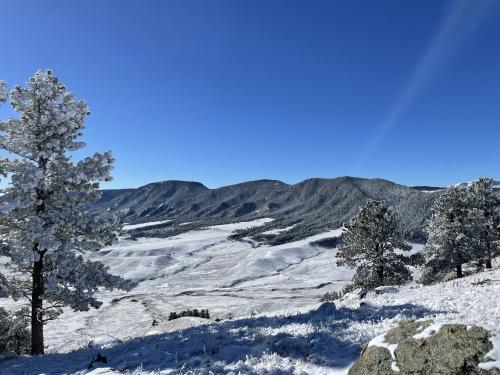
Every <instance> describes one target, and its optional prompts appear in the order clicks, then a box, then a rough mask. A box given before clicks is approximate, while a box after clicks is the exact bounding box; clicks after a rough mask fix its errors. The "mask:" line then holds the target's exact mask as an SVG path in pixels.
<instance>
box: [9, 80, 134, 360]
mask: <svg viewBox="0 0 500 375" xmlns="http://www.w3.org/2000/svg"><path fill="white" fill-rule="evenodd" d="M0 87H1V88H0V94H1V95H4V94H2V93H5V85H1V84H0ZM9 99H10V104H11V106H12V108H13V109H14V110H15V111H16V112H17V113H18V114H19V116H18V118H13V119H8V120H6V121H0V149H2V150H4V151H7V152H8V153H9V155H11V157H9V158H5V157H2V158H0V172H1V173H2V175H3V176H10V184H9V185H7V187H6V188H4V189H2V191H1V194H0V203H5V202H8V203H9V204H10V207H12V208H11V209H9V210H7V211H4V212H2V213H1V214H0V236H1V239H2V241H3V242H4V243H5V245H6V250H5V251H4V253H5V254H6V255H7V256H8V257H10V259H11V266H12V268H13V270H14V271H17V272H20V273H22V274H24V275H25V276H28V277H31V278H33V281H35V279H34V278H35V276H34V275H35V274H36V273H37V272H39V271H40V269H41V271H40V272H41V279H39V280H38V281H37V282H36V283H37V285H39V286H40V288H41V289H39V290H37V291H34V289H35V288H33V287H32V285H33V283H34V282H32V281H31V280H30V281H29V282H28V281H26V280H27V279H26V277H25V278H24V279H23V278H22V277H21V278H19V279H17V280H10V281H11V282H12V285H13V286H15V287H16V290H15V291H14V292H15V293H14V294H15V295H16V296H20V295H23V296H25V297H28V298H30V299H31V302H32V303H38V302H39V301H38V300H43V308H42V310H41V311H42V313H41V314H40V313H39V315H38V318H39V317H40V316H42V320H46V319H51V318H53V317H54V316H55V315H57V312H59V311H60V309H61V308H62V306H70V307H71V308H73V309H75V310H87V309H89V308H90V307H96V308H97V307H99V305H100V303H99V302H98V301H97V300H96V299H95V297H94V294H95V292H97V291H98V288H99V287H105V288H109V289H112V288H115V287H117V288H124V289H128V288H130V287H132V284H131V283H130V282H127V281H125V280H123V279H121V278H119V277H117V276H113V275H110V274H109V273H108V271H107V268H106V267H104V266H103V265H102V264H99V263H94V262H90V261H89V260H87V258H86V257H85V254H87V253H89V252H93V251H97V250H99V249H101V248H102V247H104V246H106V245H110V244H111V243H112V242H113V241H114V240H115V239H116V237H117V234H118V232H119V230H120V225H119V223H118V221H117V220H116V219H114V218H102V217H98V216H95V215H93V214H90V213H89V212H88V211H87V210H86V209H85V208H86V206H87V205H88V203H89V202H91V201H94V200H96V199H98V198H99V191H98V189H99V183H100V182H101V181H110V180H111V175H110V171H111V169H112V167H113V161H114V160H113V157H112V155H111V153H110V152H106V153H103V154H99V153H96V154H94V155H92V156H89V157H87V158H84V159H83V160H80V161H78V162H74V161H73V160H72V159H71V156H70V154H69V153H70V152H71V151H75V150H79V149H81V148H82V147H84V146H85V144H84V143H83V142H81V141H79V137H80V136H81V135H82V131H83V129H84V127H85V125H84V121H85V118H86V117H87V116H88V115H89V114H90V112H89V109H88V107H87V105H86V104H85V102H83V101H81V100H78V99H76V97H75V95H74V94H73V93H71V92H69V91H67V90H66V87H65V86H64V85H62V84H61V83H60V82H59V80H58V78H57V77H56V76H55V75H54V74H52V72H51V71H49V70H47V71H45V72H41V71H38V72H37V73H35V75H34V76H33V77H32V78H30V80H29V82H28V83H27V86H26V87H21V86H14V88H13V89H12V91H11V93H10V97H9ZM36 267H39V270H38V271H37V269H36ZM40 272H39V273H40ZM4 281H5V280H4V279H3V278H1V279H0V285H1V284H3V283H4ZM2 290H6V289H5V288H3V289H2ZM11 292H13V291H11ZM34 292H35V293H38V294H37V295H36V298H33V293H34ZM40 303H41V302H40ZM42 348H43V347H42ZM37 354H40V353H37Z"/></svg>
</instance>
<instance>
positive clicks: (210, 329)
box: [0, 303, 445, 375]
mask: <svg viewBox="0 0 500 375" xmlns="http://www.w3.org/2000/svg"><path fill="white" fill-rule="evenodd" d="M444 312H445V311H437V310H431V309H428V308H426V307H424V306H421V305H416V304H401V305H389V306H381V307H380V306H371V305H368V304H366V305H364V306H361V307H360V308H356V309H354V308H349V307H342V308H339V309H336V308H335V307H334V305H333V304H330V303H324V304H322V305H321V306H320V307H319V308H318V309H316V310H311V311H309V312H307V313H300V314H295V315H287V316H271V317H270V316H261V317H255V318H245V319H239V320H234V321H226V322H222V323H218V324H210V325H202V326H197V327H191V328H187V329H184V330H182V331H175V332H170V333H163V334H158V335H152V336H146V337H141V338H136V339H132V340H129V341H127V342H124V343H120V344H117V345H115V346H113V347H112V348H108V349H99V350H96V349H90V348H82V349H78V350H75V351H73V352H70V353H64V354H48V355H45V356H42V357H21V358H17V359H13V360H6V361H3V363H2V362H0V374H1V375H7V374H9V375H16V374H23V375H25V374H39V373H45V374H51V375H52V374H68V373H69V374H71V373H74V372H77V371H82V370H86V369H87V367H88V365H89V363H90V362H91V359H92V357H93V356H95V355H96V354H97V352H99V353H100V354H101V355H104V356H106V357H107V360H108V363H107V364H106V365H104V364H102V365H103V366H106V367H109V368H112V369H115V370H116V371H118V372H125V373H128V372H133V371H134V370H137V369H142V370H144V371H151V372H153V371H158V372H159V371H162V370H173V371H172V372H169V374H176V373H177V374H181V373H186V372H187V371H189V370H202V369H210V370H211V371H213V373H216V374H223V373H227V372H230V369H228V365H230V367H232V368H233V370H234V366H238V371H241V372H242V373H246V374H252V373H253V371H252V368H251V366H250V365H249V364H248V363H247V362H248V358H251V357H255V358H259V357H262V356H263V355H266V354H271V353H276V354H277V355H279V356H280V357H284V358H288V359H290V360H296V359H302V360H304V361H307V362H308V363H311V364H318V365H321V366H324V367H329V368H344V367H346V366H348V365H349V364H350V363H352V362H353V361H354V360H355V359H356V358H357V357H358V356H359V353H360V352H361V349H362V347H363V346H364V345H365V344H366V341H367V340H368V339H369V337H366V336H363V335H362V334H360V332H362V331H363V330H362V329H358V330H356V329H352V328H353V327H355V326H356V325H370V324H376V323H377V322H380V321H382V320H384V319H392V318H401V319H405V318H416V319H418V318H423V317H429V316H432V315H436V314H441V313H444ZM360 328H362V327H360ZM245 361H247V362H245ZM96 366H97V365H96ZM238 371H236V372H238ZM267 373H270V374H275V375H278V374H284V373H287V372H283V370H279V369H275V371H274V370H272V371H271V372H267Z"/></svg>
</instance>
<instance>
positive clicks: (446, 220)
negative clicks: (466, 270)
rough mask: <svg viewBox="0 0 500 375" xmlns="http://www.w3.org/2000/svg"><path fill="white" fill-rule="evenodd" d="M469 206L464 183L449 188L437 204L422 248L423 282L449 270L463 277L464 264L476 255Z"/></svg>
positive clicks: (436, 277)
mask: <svg viewBox="0 0 500 375" xmlns="http://www.w3.org/2000/svg"><path fill="white" fill-rule="evenodd" d="M469 207H470V202H469V199H468V194H467V190H466V189H465V188H464V187H462V186H452V187H449V188H448V189H447V190H446V191H445V192H444V193H443V194H441V196H440V197H439V198H438V199H437V200H436V202H435V203H434V206H433V213H432V216H431V219H430V222H429V225H428V227H427V233H428V240H427V244H426V245H425V247H424V250H423V255H424V258H425V266H424V273H423V277H422V281H423V282H424V283H430V282H433V281H435V280H437V279H439V277H440V276H443V275H444V274H446V273H448V272H450V271H456V276H457V277H462V276H463V272H462V266H463V264H464V263H467V262H468V261H470V260H471V259H472V258H473V250H472V249H473V243H472V239H471V237H470V233H471V226H470V224H471V222H470V215H469Z"/></svg>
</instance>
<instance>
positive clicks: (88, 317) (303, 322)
mask: <svg viewBox="0 0 500 375" xmlns="http://www.w3.org/2000/svg"><path fill="white" fill-rule="evenodd" d="M267 221H268V219H261V220H259V221H254V222H249V223H238V224H229V225H220V226H214V227H211V228H207V229H205V230H198V231H192V232H189V233H185V234H181V235H179V236H176V237H175V238H167V239H151V238H148V239H139V240H137V241H134V240H125V239H122V240H120V242H119V243H117V244H116V245H114V246H112V247H110V248H106V249H103V250H102V251H100V252H99V253H97V254H95V257H94V258H95V259H96V260H97V259H98V260H101V261H102V262H104V263H105V264H106V265H108V266H109V267H110V269H111V270H112V272H115V273H117V274H120V275H123V276H125V277H128V278H132V279H135V280H137V281H139V284H138V286H137V287H136V288H135V289H133V290H132V291H130V292H123V291H111V292H103V293H101V296H100V297H101V299H102V300H103V301H104V304H103V306H102V307H101V308H100V309H99V310H92V311H88V312H83V313H82V312H80V313H74V312H71V311H69V310H67V311H65V313H64V314H63V316H61V318H60V319H58V320H56V321H53V322H51V323H50V324H49V325H48V326H47V328H46V343H47V345H48V352H52V353H54V354H50V355H48V356H45V357H43V358H21V359H15V360H11V361H5V362H3V363H2V362H0V374H1V375H3V374H38V373H45V374H63V373H64V374H73V373H82V374H83V373H92V374H94V375H96V374H114V373H116V374H118V373H129V374H184V373H190V374H209V373H210V372H209V371H212V372H211V373H213V374H225V373H234V374H239V373H241V374H345V373H346V371H347V370H346V369H347V368H348V366H349V365H350V364H351V363H352V362H353V361H354V360H355V358H356V356H357V355H358V354H359V352H360V350H361V348H362V347H363V345H365V344H367V343H368V342H369V341H370V340H371V339H372V338H373V337H375V336H377V335H379V334H381V333H382V332H384V331H385V330H387V329H389V328H390V327H392V326H393V325H394V324H395V323H396V322H397V321H399V320H400V319H403V318H409V317H415V318H429V317H431V318H434V319H435V320H436V321H437V322H441V321H442V322H445V321H453V322H464V323H467V324H474V323H478V324H481V325H484V326H486V327H487V328H489V329H491V330H492V331H494V332H496V333H497V334H498V336H499V337H500V306H499V304H498V303H497V300H498V299H499V298H500V281H499V280H500V270H495V271H491V272H485V273H482V274H478V275H476V276H473V277H468V278H464V279H462V280H459V281H452V282H448V283H444V284H438V285H434V286H427V287H423V286H420V285H417V284H416V283H412V284H409V285H407V286H404V287H401V288H398V289H397V290H396V291H395V293H386V294H381V295H375V294H372V293H370V294H369V295H368V297H367V299H365V300H363V302H364V303H363V304H362V305H361V306H360V301H359V300H357V299H354V300H346V301H344V302H339V303H336V308H335V309H333V308H332V306H330V305H322V306H320V304H319V303H318V300H319V297H320V296H321V295H323V294H324V293H325V292H327V291H335V290H340V289H342V288H343V287H344V286H345V284H346V283H348V282H349V280H350V278H351V276H352V271H350V270H347V269H344V268H340V267H337V266H336V264H335V261H336V259H335V253H336V250H335V249H325V248H322V247H319V246H311V245H309V242H311V241H315V240H318V239H320V238H325V237H331V236H337V235H339V234H340V233H339V231H331V232H328V233H323V234H320V235H316V236H313V237H311V238H308V239H305V240H302V241H297V242H293V243H289V244H284V245H280V246H274V247H270V246H265V245H263V246H258V247H255V244H254V243H253V242H252V241H244V242H237V241H231V240H229V239H228V236H229V235H230V234H231V233H232V232H233V231H234V230H236V229H241V228H244V227H248V226H255V225H265V224H266V222H267ZM486 278H488V279H491V280H492V281H491V283H489V284H485V285H474V283H475V282H476V281H477V280H478V279H486ZM392 291H393V292H394V290H392ZM193 308H197V309H209V311H210V315H211V318H212V322H211V324H206V323H209V321H204V320H203V319H199V318H188V317H187V318H181V319H178V320H174V321H171V322H168V319H167V318H168V315H169V313H170V312H171V311H181V310H185V309H193ZM216 318H221V319H223V320H222V321H221V322H219V323H216V322H213V320H215V319H216ZM153 320H157V321H159V324H158V325H156V326H154V327H153V326H152V322H153ZM91 341H92V342H93V344H94V346H95V345H97V346H99V345H100V346H102V347H104V348H101V349H98V348H95V347H94V348H87V346H88V344H89V342H91ZM496 347H497V348H498V347H499V346H496ZM97 352H99V353H101V354H103V355H106V356H107V359H108V363H107V364H102V363H101V364H99V365H95V366H94V367H93V368H92V369H90V370H89V369H87V367H88V365H89V363H90V362H91V358H92V356H93V355H95V354H96V353H97ZM96 366H97V367H99V369H95V367H96Z"/></svg>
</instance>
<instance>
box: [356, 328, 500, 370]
mask: <svg viewBox="0 0 500 375" xmlns="http://www.w3.org/2000/svg"><path fill="white" fill-rule="evenodd" d="M432 323H433V322H432V321H431V320H426V321H415V320H403V321H401V322H400V323H399V324H398V326H397V327H395V328H393V329H391V330H390V331H388V332H387V333H386V334H385V335H384V339H385V343H386V344H397V347H396V350H395V351H394V356H395V358H393V357H392V355H391V353H390V352H389V350H388V349H387V348H385V347H383V346H369V347H367V348H365V349H364V351H363V353H362V354H361V356H360V358H359V359H358V360H357V361H356V362H355V363H354V365H353V366H352V367H351V369H350V370H349V375H368V374H371V375H395V374H399V375H500V369H493V370H489V371H486V370H483V369H480V368H479V367H478V364H479V363H480V362H485V361H487V360H488V358H487V357H486V354H487V353H488V352H489V351H490V350H491V349H492V347H493V345H492V344H491V342H490V340H489V337H490V336H491V335H490V333H489V332H488V331H487V330H486V329H484V328H482V327H479V326H471V327H469V328H468V327H467V326H465V325H463V324H445V325H443V326H441V328H439V330H437V332H430V334H429V335H421V336H420V337H419V336H417V338H414V337H413V336H415V335H417V334H419V333H420V332H422V331H423V330H424V329H426V328H427V327H429V326H430V325H431V324H432ZM393 362H395V365H397V367H398V368H399V372H396V371H395V367H394V364H393Z"/></svg>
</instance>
